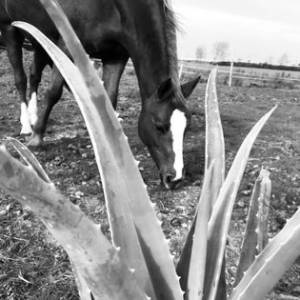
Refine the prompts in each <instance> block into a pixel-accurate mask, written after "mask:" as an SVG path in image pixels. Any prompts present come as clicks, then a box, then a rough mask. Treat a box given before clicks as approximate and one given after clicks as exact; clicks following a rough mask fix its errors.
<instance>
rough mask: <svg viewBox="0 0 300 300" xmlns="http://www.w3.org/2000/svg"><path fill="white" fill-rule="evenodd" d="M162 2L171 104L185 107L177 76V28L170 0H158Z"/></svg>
mask: <svg viewBox="0 0 300 300" xmlns="http://www.w3.org/2000/svg"><path fill="white" fill-rule="evenodd" d="M159 1H162V2H163V7H164V12H165V19H164V26H165V38H166V41H167V56H168V57H167V59H168V60H169V62H170V69H171V74H170V77H171V80H172V82H173V85H174V97H171V101H172V104H173V105H174V106H175V107H176V108H182V107H186V103H185V99H184V97H183V95H182V93H181V88H180V82H179V77H178V58H177V34H176V31H177V30H179V26H178V22H177V19H176V16H175V12H174V10H173V8H172V6H171V1H170V0H159Z"/></svg>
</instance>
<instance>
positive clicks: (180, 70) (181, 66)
mask: <svg viewBox="0 0 300 300" xmlns="http://www.w3.org/2000/svg"><path fill="white" fill-rule="evenodd" d="M182 71H183V63H181V64H180V66H179V79H181V76H182Z"/></svg>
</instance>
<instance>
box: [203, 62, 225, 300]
mask: <svg viewBox="0 0 300 300" xmlns="http://www.w3.org/2000/svg"><path fill="white" fill-rule="evenodd" d="M217 70H218V69H217V68H214V69H213V70H212V71H211V73H210V75H209V78H208V82H207V86H206V93H205V121H206V128H205V172H207V169H208V168H209V166H210V164H211V162H212V161H214V169H213V173H214V180H213V185H212V189H211V193H212V195H211V204H210V212H209V213H210V215H211V210H212V209H213V205H214V204H215V202H216V200H217V198H218V195H219V192H220V189H221V186H222V184H223V182H224V177H225V142H224V134H223V128H222V123H221V117H220V111H219V104H218V96H217V87H216V77H217ZM225 264H226V262H225V256H224V258H223V266H224V267H223V268H222V269H221V274H220V282H219V284H218V292H217V299H218V300H225V299H226V279H225V276H226V275H225Z"/></svg>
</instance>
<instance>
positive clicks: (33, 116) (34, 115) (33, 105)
mask: <svg viewBox="0 0 300 300" xmlns="http://www.w3.org/2000/svg"><path fill="white" fill-rule="evenodd" d="M28 115H29V120H30V124H31V125H32V126H34V125H35V124H36V123H37V120H38V108H37V95H36V92H33V93H32V94H31V98H30V100H29V102H28Z"/></svg>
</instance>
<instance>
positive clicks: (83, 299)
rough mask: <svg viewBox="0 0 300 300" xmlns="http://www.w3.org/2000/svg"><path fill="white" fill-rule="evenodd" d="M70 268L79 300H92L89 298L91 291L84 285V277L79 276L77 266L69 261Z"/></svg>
mask: <svg viewBox="0 0 300 300" xmlns="http://www.w3.org/2000/svg"><path fill="white" fill-rule="evenodd" d="M70 263H71V266H72V271H73V276H74V278H75V282H76V286H77V289H78V294H79V298H80V300H92V297H91V294H92V293H91V290H90V288H89V286H88V284H87V283H86V281H85V279H84V277H83V276H82V275H81V273H80V271H79V270H78V269H79V268H77V265H76V264H75V263H73V262H72V260H70Z"/></svg>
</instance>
